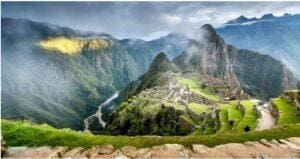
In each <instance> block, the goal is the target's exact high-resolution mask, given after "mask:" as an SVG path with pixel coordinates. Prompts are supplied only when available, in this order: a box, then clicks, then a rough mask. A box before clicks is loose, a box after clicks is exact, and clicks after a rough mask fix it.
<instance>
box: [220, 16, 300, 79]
mask: <svg viewBox="0 0 300 159" xmlns="http://www.w3.org/2000/svg"><path fill="white" fill-rule="evenodd" d="M238 19H239V18H238ZM234 21H235V22H234V23H233V21H229V22H228V23H227V24H226V25H225V26H224V27H221V28H218V29H217V32H218V34H219V35H220V36H222V37H223V38H224V40H225V42H226V43H228V44H232V45H234V46H236V47H239V48H243V49H248V50H253V51H257V52H260V53H263V54H267V55H270V56H272V57H274V58H275V59H277V60H280V61H282V62H283V63H284V64H285V65H286V66H287V67H288V68H289V69H290V70H291V71H292V72H293V73H294V75H295V76H296V77H297V78H298V79H299V78H300V54H299V51H298V50H299V49H300V29H299V28H300V15H299V14H296V15H290V14H285V15H284V16H281V17H275V16H273V15H271V14H267V15H264V16H262V18H260V19H257V20H255V21H252V22H251V23H245V22H249V20H246V21H237V20H234Z"/></svg>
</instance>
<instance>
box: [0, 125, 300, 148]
mask: <svg viewBox="0 0 300 159" xmlns="http://www.w3.org/2000/svg"><path fill="white" fill-rule="evenodd" d="M1 128H2V135H3V137H4V139H5V141H6V142H7V144H8V145H9V146H24V145H26V146H44V145H49V146H67V147H69V148H73V147H79V146H80V147H84V148H89V147H92V146H99V145H104V144H112V145H113V146H114V147H116V148H120V147H123V146H135V147H137V148H141V147H150V146H154V145H162V144H167V143H178V144H182V145H184V146H191V145H192V144H203V145H207V146H210V147H212V146H216V145H220V144H225V143H243V142H246V141H258V140H260V139H267V140H271V139H282V138H288V137H292V136H293V137H299V136H300V125H299V124H291V125H287V126H285V127H278V128H274V129H271V130H265V131H252V132H248V133H243V132H235V133H225V134H222V135H219V134H216V135H204V136H203V135H202V136H187V137H181V136H164V137H156V136H136V137H129V136H106V135H90V134H85V133H82V132H76V131H73V130H70V129H56V128H53V127H51V126H49V125H46V124H43V125H37V124H33V123H28V122H25V123H21V122H13V121H7V120H1Z"/></svg>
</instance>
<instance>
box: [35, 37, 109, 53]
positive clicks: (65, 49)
mask: <svg viewBox="0 0 300 159" xmlns="http://www.w3.org/2000/svg"><path fill="white" fill-rule="evenodd" d="M38 45H39V46H41V47H42V48H43V49H46V50H49V51H58V52H61V53H64V54H69V55H74V54H78V53H80V52H81V51H82V50H83V49H86V50H97V49H104V48H107V47H108V42H107V41H106V40H103V39H83V38H75V37H73V38H67V37H55V38H50V39H46V40H42V41H40V42H39V43H38Z"/></svg>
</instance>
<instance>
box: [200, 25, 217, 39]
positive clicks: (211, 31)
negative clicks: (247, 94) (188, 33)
mask: <svg viewBox="0 0 300 159" xmlns="http://www.w3.org/2000/svg"><path fill="white" fill-rule="evenodd" d="M201 30H204V31H206V37H207V38H208V37H212V36H214V35H217V32H216V30H215V29H214V27H213V26H212V25H210V24H204V25H203V26H202V27H201Z"/></svg>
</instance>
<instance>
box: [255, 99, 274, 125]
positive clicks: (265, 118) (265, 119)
mask: <svg viewBox="0 0 300 159" xmlns="http://www.w3.org/2000/svg"><path fill="white" fill-rule="evenodd" d="M257 109H258V110H259V111H260V113H261V119H260V120H259V123H258V125H257V128H256V129H257V130H266V129H271V128H273V126H274V125H275V123H274V119H273V118H272V115H271V113H270V111H269V110H268V103H265V104H263V105H259V106H258V107H257Z"/></svg>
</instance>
